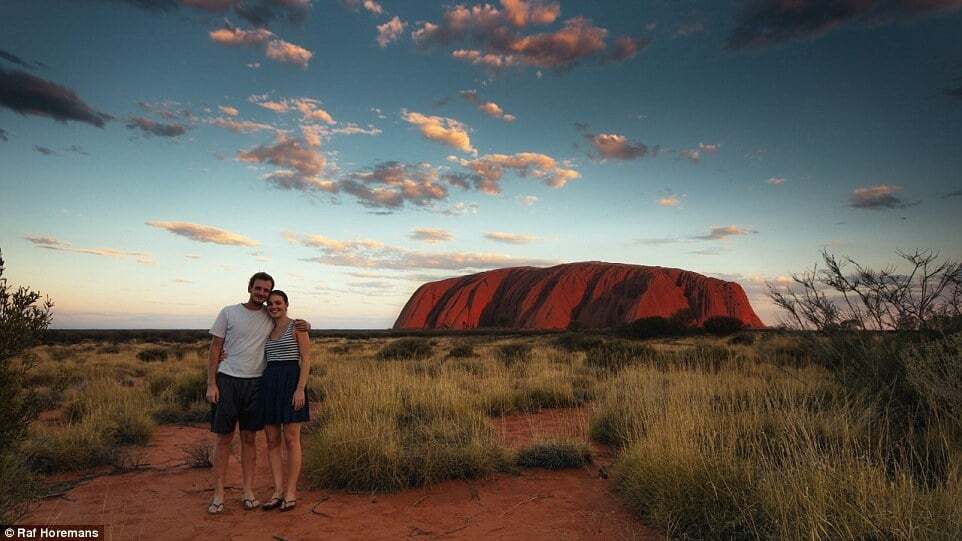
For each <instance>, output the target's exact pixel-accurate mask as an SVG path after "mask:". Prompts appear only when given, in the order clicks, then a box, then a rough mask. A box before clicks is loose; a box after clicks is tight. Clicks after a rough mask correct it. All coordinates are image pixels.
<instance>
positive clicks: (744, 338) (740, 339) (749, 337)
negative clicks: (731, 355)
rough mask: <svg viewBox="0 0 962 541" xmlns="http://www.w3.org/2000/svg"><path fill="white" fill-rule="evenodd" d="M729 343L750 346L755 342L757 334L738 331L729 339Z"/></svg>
mask: <svg viewBox="0 0 962 541" xmlns="http://www.w3.org/2000/svg"><path fill="white" fill-rule="evenodd" d="M728 343H729V344H731V345H733V346H750V345H752V344H754V343H755V335H754V334H752V333H747V332H743V333H738V334H736V335H735V336H732V337H731V338H729V339H728Z"/></svg>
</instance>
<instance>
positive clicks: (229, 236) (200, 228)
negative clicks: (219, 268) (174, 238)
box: [144, 220, 260, 247]
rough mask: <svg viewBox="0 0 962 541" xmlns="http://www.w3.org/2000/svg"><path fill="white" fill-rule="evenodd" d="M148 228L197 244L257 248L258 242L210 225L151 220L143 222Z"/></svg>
mask: <svg viewBox="0 0 962 541" xmlns="http://www.w3.org/2000/svg"><path fill="white" fill-rule="evenodd" d="M144 223H146V224H147V225H149V226H152V227H156V228H158V229H166V230H167V231H170V232H171V233H173V234H175V235H180V236H182V237H187V238H188V239H190V240H195V241H197V242H210V243H213V244H223V245H227V246H250V247H254V246H258V245H260V242H258V241H256V240H251V239H249V238H247V237H245V236H243V235H241V234H239V233H234V232H232V231H228V230H226V229H221V228H219V227H214V226H211V225H202V224H194V223H190V222H166V221H159V220H153V221H149V222H144Z"/></svg>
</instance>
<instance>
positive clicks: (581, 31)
mask: <svg viewBox="0 0 962 541" xmlns="http://www.w3.org/2000/svg"><path fill="white" fill-rule="evenodd" d="M501 4H502V7H503V9H501V10H499V9H498V8H497V7H494V6H491V5H490V4H484V5H476V6H471V7H467V6H464V5H455V6H453V7H449V8H446V9H445V11H444V13H443V15H442V18H441V21H440V22H439V23H433V22H421V23H420V25H419V27H418V28H417V29H416V30H414V32H412V33H411V38H412V39H413V40H414V42H415V44H417V45H418V46H419V47H422V48H428V47H434V46H444V45H450V44H454V43H468V44H472V45H474V46H475V47H472V48H458V49H456V50H454V51H453V52H452V53H451V55H452V56H453V57H454V58H457V59H461V60H466V61H468V62H471V63H472V64H478V65H484V66H486V67H489V68H495V69H500V68H505V67H510V66H518V65H526V66H532V67H537V68H550V69H556V70H564V69H568V68H571V67H573V66H574V65H576V64H577V63H579V62H580V61H582V60H584V59H586V58H590V57H597V58H598V59H600V60H626V59H628V58H631V57H633V56H634V55H635V54H636V53H637V51H638V50H639V49H640V48H641V47H643V45H644V44H646V42H645V41H644V40H641V39H638V38H630V37H629V38H621V39H619V40H617V41H616V43H615V46H614V48H613V49H612V50H611V51H608V53H607V54H605V51H606V43H605V39H606V38H607V35H608V30H606V29H604V28H600V27H597V26H595V25H593V24H592V23H591V21H590V20H588V19H586V18H584V17H574V18H571V19H568V20H566V21H564V22H563V23H562V27H561V28H560V29H558V30H556V31H554V32H542V33H537V34H529V35H524V34H521V33H520V32H519V31H520V30H523V29H524V28H526V27H529V26H534V25H546V24H551V23H553V22H555V20H557V18H558V16H559V15H560V13H561V8H560V6H559V4H558V3H557V2H550V3H549V2H541V1H525V0H503V1H502V2H501Z"/></svg>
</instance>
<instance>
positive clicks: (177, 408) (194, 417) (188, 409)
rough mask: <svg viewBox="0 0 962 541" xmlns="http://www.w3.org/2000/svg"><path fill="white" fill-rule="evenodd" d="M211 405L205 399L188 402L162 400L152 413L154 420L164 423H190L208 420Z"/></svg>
mask: <svg viewBox="0 0 962 541" xmlns="http://www.w3.org/2000/svg"><path fill="white" fill-rule="evenodd" d="M210 415H211V407H210V404H209V403H208V402H206V401H201V400H198V401H195V402H191V403H189V404H186V405H185V404H178V403H175V402H164V403H162V404H160V405H158V406H157V407H156V408H155V409H154V411H153V413H152V415H151V416H152V418H153V419H154V421H156V422H158V423H160V424H165V425H172V424H191V423H204V422H209V421H210Z"/></svg>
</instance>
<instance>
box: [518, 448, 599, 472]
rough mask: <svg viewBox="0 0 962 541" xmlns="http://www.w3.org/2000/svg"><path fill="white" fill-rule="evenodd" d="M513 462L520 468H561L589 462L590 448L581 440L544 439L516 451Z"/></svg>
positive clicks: (579, 466)
mask: <svg viewBox="0 0 962 541" xmlns="http://www.w3.org/2000/svg"><path fill="white" fill-rule="evenodd" d="M515 463H516V464H517V465H518V466H520V467H522V468H545V469H548V470H561V469H565V468H582V467H584V466H587V465H588V464H591V449H589V448H588V445H587V444H586V443H583V442H573V441H544V442H538V443H534V444H532V445H530V446H528V447H525V448H524V449H522V450H520V451H518V454H517V457H516V458H515Z"/></svg>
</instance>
